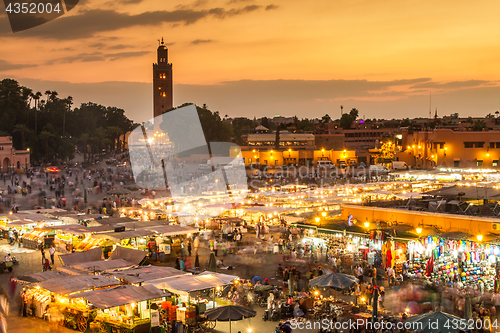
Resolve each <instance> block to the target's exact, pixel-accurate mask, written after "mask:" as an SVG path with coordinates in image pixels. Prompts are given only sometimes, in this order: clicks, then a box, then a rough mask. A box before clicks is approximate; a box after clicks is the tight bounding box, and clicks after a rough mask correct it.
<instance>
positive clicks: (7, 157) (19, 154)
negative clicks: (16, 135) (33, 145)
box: [0, 136, 30, 172]
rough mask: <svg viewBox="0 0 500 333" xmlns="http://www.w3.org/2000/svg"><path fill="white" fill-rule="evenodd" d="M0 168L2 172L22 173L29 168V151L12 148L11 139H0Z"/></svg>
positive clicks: (8, 137) (4, 137)
mask: <svg viewBox="0 0 500 333" xmlns="http://www.w3.org/2000/svg"><path fill="white" fill-rule="evenodd" d="M0 163H1V164H0V167H1V170H2V172H9V171H17V172H24V171H25V170H26V169H27V168H29V167H30V151H29V149H27V150H16V149H14V147H12V137H10V136H1V137H0Z"/></svg>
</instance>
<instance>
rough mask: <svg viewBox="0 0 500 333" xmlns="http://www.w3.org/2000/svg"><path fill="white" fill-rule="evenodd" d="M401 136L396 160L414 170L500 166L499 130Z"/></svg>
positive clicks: (436, 131)
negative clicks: (439, 167)
mask: <svg viewBox="0 0 500 333" xmlns="http://www.w3.org/2000/svg"><path fill="white" fill-rule="evenodd" d="M401 134H402V138H401V147H402V151H401V152H399V153H396V160H399V161H404V162H406V164H408V165H409V166H411V167H417V168H432V167H436V166H443V167H451V168H470V167H482V168H498V167H499V160H500V131H499V130H493V131H459V130H452V129H449V128H438V129H433V130H427V131H413V130H410V129H402V133H401Z"/></svg>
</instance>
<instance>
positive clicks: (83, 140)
mask: <svg viewBox="0 0 500 333" xmlns="http://www.w3.org/2000/svg"><path fill="white" fill-rule="evenodd" d="M89 140H90V135H89V134H88V133H83V134H82V135H81V136H80V138H79V139H78V141H79V142H80V143H82V144H83V161H84V162H87V142H89Z"/></svg>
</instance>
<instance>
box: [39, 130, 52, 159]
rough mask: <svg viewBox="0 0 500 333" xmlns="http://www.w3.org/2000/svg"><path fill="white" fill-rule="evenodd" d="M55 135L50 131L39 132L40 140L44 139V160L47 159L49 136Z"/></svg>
mask: <svg viewBox="0 0 500 333" xmlns="http://www.w3.org/2000/svg"><path fill="white" fill-rule="evenodd" d="M53 136H55V135H54V134H52V132H49V131H45V130H44V131H42V132H41V133H40V140H42V141H44V143H45V162H48V161H49V138H51V137H53Z"/></svg>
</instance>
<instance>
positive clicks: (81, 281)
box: [25, 274, 120, 332]
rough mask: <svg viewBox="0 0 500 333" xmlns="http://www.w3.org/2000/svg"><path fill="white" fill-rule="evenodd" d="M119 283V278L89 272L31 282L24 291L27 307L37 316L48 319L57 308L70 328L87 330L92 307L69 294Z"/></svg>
mask: <svg viewBox="0 0 500 333" xmlns="http://www.w3.org/2000/svg"><path fill="white" fill-rule="evenodd" d="M119 284H120V282H119V281H118V280H116V279H112V278H108V277H104V276H93V275H87V274H85V275H76V276H63V277H59V278H54V279H50V280H45V281H41V282H39V283H34V284H30V285H28V287H27V288H26V290H25V298H26V300H27V304H26V307H27V308H28V309H30V310H31V314H32V315H33V316H34V317H37V318H45V319H50V318H49V317H50V313H51V311H50V308H51V307H54V308H57V310H58V312H59V313H60V314H62V316H63V317H64V323H65V325H66V326H67V327H71V328H73V329H79V330H80V331H81V332H85V331H86V330H87V328H88V322H89V321H90V320H92V314H91V313H90V312H91V309H90V308H89V307H87V306H86V304H85V303H84V302H81V301H73V300H70V299H69V298H68V296H70V295H72V294H74V293H78V292H85V291H88V290H96V289H104V288H109V287H113V286H117V285H119Z"/></svg>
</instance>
